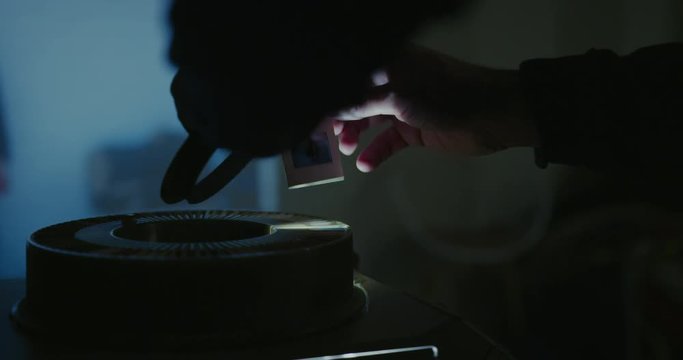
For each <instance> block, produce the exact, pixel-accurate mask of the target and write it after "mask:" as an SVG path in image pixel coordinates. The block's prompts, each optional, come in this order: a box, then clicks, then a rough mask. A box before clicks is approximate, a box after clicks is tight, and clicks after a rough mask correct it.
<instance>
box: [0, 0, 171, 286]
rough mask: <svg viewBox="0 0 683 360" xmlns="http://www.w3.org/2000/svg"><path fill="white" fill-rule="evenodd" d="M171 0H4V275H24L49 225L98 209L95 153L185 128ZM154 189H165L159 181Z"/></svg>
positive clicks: (0, 48) (0, 72)
mask: <svg viewBox="0 0 683 360" xmlns="http://www.w3.org/2000/svg"><path fill="white" fill-rule="evenodd" d="M167 6H168V2H167V1H162V0H116V1H110V0H60V1H52V0H3V1H0V86H1V87H2V92H1V93H2V97H3V98H2V102H3V104H4V108H5V111H4V117H5V123H6V124H5V125H6V127H7V133H8V139H9V142H10V151H11V157H10V164H9V168H8V171H9V192H7V193H5V194H0V277H15V276H23V274H24V241H25V239H26V238H27V236H28V235H29V234H30V233H31V232H32V231H34V230H36V229H37V228H39V227H42V226H46V225H50V224H53V223H55V222H60V221H64V220H70V219H76V218H81V217H85V216H91V215H93V210H92V207H91V205H90V200H89V198H88V194H87V193H86V192H85V191H84V189H86V188H87V187H88V185H89V184H88V179H89V178H88V173H87V171H86V164H87V162H88V157H89V156H91V154H92V153H93V152H94V151H96V150H97V149H99V148H101V147H102V146H103V145H105V144H108V143H114V144H117V145H120V146H125V145H126V144H130V145H131V146H134V145H135V144H137V143H142V142H144V141H145V139H148V138H149V137H150V136H152V135H153V134H154V133H156V132H158V131H161V130H169V131H171V132H178V133H180V131H181V128H180V126H179V124H178V123H177V120H176V116H175V111H174V108H173V103H172V99H171V97H170V95H169V93H168V86H169V84H170V80H171V77H172V74H173V68H172V67H171V66H170V65H169V64H168V62H167V61H166V46H167V44H168V29H167V26H166V8H167ZM151 191H155V192H156V191H158V190H157V189H152V190H151Z"/></svg>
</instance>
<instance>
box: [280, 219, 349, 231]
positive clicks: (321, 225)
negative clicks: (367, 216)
mask: <svg viewBox="0 0 683 360" xmlns="http://www.w3.org/2000/svg"><path fill="white" fill-rule="evenodd" d="M348 228H349V226H348V225H346V224H344V223H341V222H339V221H329V220H310V221H301V222H292V223H287V224H278V225H271V226H270V233H271V234H272V233H274V232H276V231H278V230H313V231H321V230H323V231H324V230H333V231H344V230H346V229H348Z"/></svg>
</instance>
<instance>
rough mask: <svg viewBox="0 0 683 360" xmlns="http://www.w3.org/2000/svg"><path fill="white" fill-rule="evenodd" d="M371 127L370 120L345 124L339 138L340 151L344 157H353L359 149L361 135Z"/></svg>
mask: <svg viewBox="0 0 683 360" xmlns="http://www.w3.org/2000/svg"><path fill="white" fill-rule="evenodd" d="M368 126H369V119H363V120H358V121H354V122H349V123H346V124H343V129H342V130H341V131H340V133H339V134H338V136H339V151H341V153H342V154H344V155H351V154H353V152H354V151H356V148H357V147H358V139H359V137H360V134H361V133H362V132H363V131H364V130H365V129H367V128H368Z"/></svg>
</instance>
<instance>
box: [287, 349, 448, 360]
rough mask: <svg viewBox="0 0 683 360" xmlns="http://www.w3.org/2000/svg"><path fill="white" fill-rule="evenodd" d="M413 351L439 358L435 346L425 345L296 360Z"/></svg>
mask: <svg viewBox="0 0 683 360" xmlns="http://www.w3.org/2000/svg"><path fill="white" fill-rule="evenodd" d="M415 351H422V352H426V351H431V353H432V356H433V359H436V358H438V357H439V349H438V348H437V347H436V346H433V345H427V346H415V347H409V348H398V349H386V350H374V351H363V352H356V353H346V354H339V355H325V356H318V357H312V358H303V359H298V360H337V359H357V358H362V357H368V356H382V355H389V354H398V353H406V352H415ZM425 356H427V355H426V354H425Z"/></svg>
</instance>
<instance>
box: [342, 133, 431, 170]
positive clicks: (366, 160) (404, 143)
mask: <svg viewBox="0 0 683 360" xmlns="http://www.w3.org/2000/svg"><path fill="white" fill-rule="evenodd" d="M400 126H407V125H403V124H401V123H397V124H395V125H394V126H392V127H390V128H388V129H386V130H384V131H383V132H382V133H380V134H379V135H377V137H375V139H373V140H372V142H371V143H370V145H368V147H367V148H365V150H363V151H362V152H361V153H360V155H358V159H357V160H356V167H357V168H358V170H360V171H362V172H365V173H367V172H370V171H372V170H374V169H376V168H377V167H378V166H379V165H380V164H381V163H383V162H384V161H385V160H387V159H388V158H390V157H391V156H393V155H394V154H396V153H397V152H399V151H401V150H403V149H405V148H406V147H408V146H409V145H411V143H410V142H409V141H408V140H407V139H406V135H407V136H408V137H411V136H415V135H418V136H419V134H406V133H405V132H406V131H415V132H419V130H417V129H413V130H411V129H408V128H399V127H400Z"/></svg>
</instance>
